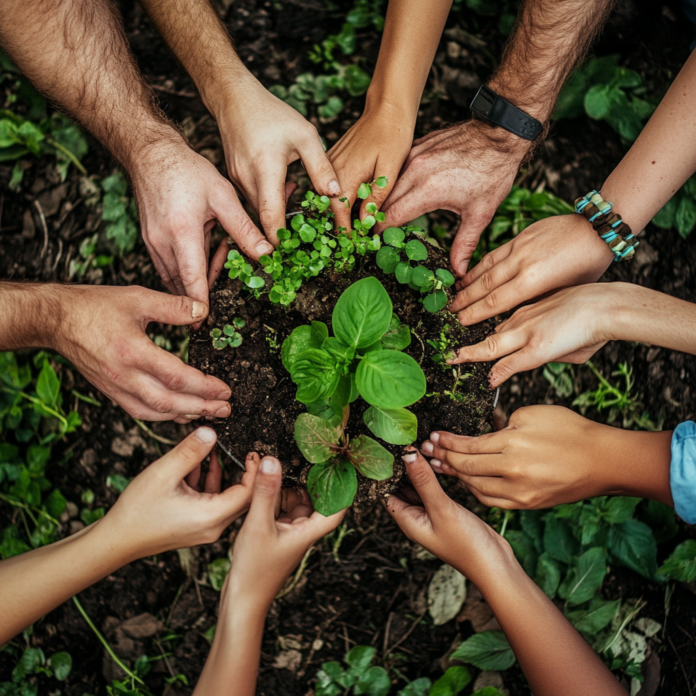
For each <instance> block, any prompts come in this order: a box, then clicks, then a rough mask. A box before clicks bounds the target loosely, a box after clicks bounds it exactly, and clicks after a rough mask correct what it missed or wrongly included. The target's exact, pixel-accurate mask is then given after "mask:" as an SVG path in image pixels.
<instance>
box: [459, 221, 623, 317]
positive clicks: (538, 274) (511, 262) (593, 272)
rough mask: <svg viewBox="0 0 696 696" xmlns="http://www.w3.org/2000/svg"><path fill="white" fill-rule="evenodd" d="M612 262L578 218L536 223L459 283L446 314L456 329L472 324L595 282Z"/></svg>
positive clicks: (590, 226) (609, 251)
mask: <svg viewBox="0 0 696 696" xmlns="http://www.w3.org/2000/svg"><path fill="white" fill-rule="evenodd" d="M613 258H614V255H613V254H612V252H611V249H609V246H608V245H607V244H605V242H603V241H602V240H601V239H600V238H599V236H598V235H597V233H596V232H595V231H594V229H593V228H592V225H590V223H589V222H587V220H585V218H583V217H582V216H580V215H576V214H573V215H559V216H557V217H550V218H546V219H545V220H539V222H535V223H534V224H533V225H530V226H529V227H528V228H527V229H526V230H524V231H523V232H521V233H520V234H519V235H518V236H517V237H515V238H514V239H513V240H512V241H511V242H508V243H507V244H503V246H501V247H498V248H497V249H495V251H492V252H491V253H490V254H487V255H486V256H484V257H483V259H481V262H480V263H479V264H478V265H477V266H475V267H474V268H473V269H472V270H471V271H469V273H467V274H466V275H465V276H464V278H462V280H461V281H460V282H459V284H458V289H459V290H460V292H459V293H458V294H457V296H456V297H455V299H454V300H453V302H452V304H451V306H450V310H451V311H452V312H458V313H459V323H460V324H462V325H464V326H469V325H470V324H476V323H477V322H480V321H483V320H484V319H489V318H490V317H494V316H496V315H497V314H501V313H502V312H507V311H508V310H510V309H513V308H514V307H517V306H518V305H520V304H522V303H523V302H526V301H528V300H532V299H534V298H535V297H539V296H540V295H543V294H545V293H547V292H551V291H552V290H557V289H558V288H563V287H568V286H570V285H583V284H585V283H594V282H595V281H596V280H598V279H599V278H600V276H601V275H602V274H603V273H604V271H606V269H607V268H608V266H609V264H610V263H611V262H612V259H613Z"/></svg>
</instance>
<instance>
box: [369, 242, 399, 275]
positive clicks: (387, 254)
mask: <svg viewBox="0 0 696 696" xmlns="http://www.w3.org/2000/svg"><path fill="white" fill-rule="evenodd" d="M375 261H376V262H377V265H378V266H379V267H380V268H381V269H382V270H383V271H384V272H385V273H394V271H395V269H396V267H397V266H398V265H399V261H401V257H400V256H399V254H398V253H397V252H396V251H394V249H392V248H391V247H390V246H383V247H382V248H381V249H380V250H379V251H378V252H377V256H376V257H375Z"/></svg>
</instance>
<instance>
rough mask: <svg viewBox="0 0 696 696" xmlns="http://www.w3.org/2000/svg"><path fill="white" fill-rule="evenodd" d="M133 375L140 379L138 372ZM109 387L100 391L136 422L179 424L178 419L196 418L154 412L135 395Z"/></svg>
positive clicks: (179, 414)
mask: <svg viewBox="0 0 696 696" xmlns="http://www.w3.org/2000/svg"><path fill="white" fill-rule="evenodd" d="M135 375H136V377H137V378H138V379H140V377H139V375H140V373H139V372H136V373H135ZM109 387H110V388H109V390H108V393H107V392H106V391H105V390H104V389H102V391H104V393H107V396H108V397H109V398H110V399H111V400H112V401H113V402H114V403H115V404H118V405H119V406H120V407H121V408H122V409H123V410H124V411H125V412H126V413H128V414H129V415H131V416H133V418H137V419H138V420H145V421H155V422H157V421H170V420H173V421H176V422H179V421H180V419H185V420H186V422H188V421H190V420H192V419H193V418H198V416H197V415H194V414H188V415H190V416H192V418H187V417H186V415H182V414H181V413H172V412H169V411H156V410H155V409H153V408H151V407H150V406H149V405H148V404H147V403H145V402H144V401H142V400H141V399H140V398H139V397H138V396H136V395H135V394H132V393H128V392H125V391H123V390H122V389H114V388H113V385H109Z"/></svg>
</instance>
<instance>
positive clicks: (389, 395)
mask: <svg viewBox="0 0 696 696" xmlns="http://www.w3.org/2000/svg"><path fill="white" fill-rule="evenodd" d="M355 381H356V384H357V385H358V390H359V391H360V395H361V396H362V397H363V399H365V401H367V403H368V404H370V405H371V406H378V407H380V408H403V407H404V406H410V405H411V404H413V403H415V402H416V401H418V400H419V399H420V398H422V397H423V395H424V394H425V388H426V382H425V375H424V374H423V370H421V368H420V365H419V364H418V363H417V362H416V361H415V360H414V359H413V358H412V357H411V356H410V355H406V354H405V353H400V352H398V351H395V350H380V351H377V352H374V353H368V354H367V355H366V356H365V357H364V358H363V359H362V360H361V361H360V364H359V365H358V369H357V372H356V373H355Z"/></svg>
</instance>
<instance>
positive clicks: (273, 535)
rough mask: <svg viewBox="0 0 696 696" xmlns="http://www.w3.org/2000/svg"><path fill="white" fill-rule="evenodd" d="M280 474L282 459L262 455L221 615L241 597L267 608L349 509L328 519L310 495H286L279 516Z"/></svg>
mask: <svg viewBox="0 0 696 696" xmlns="http://www.w3.org/2000/svg"><path fill="white" fill-rule="evenodd" d="M281 478H282V474H281V466H280V462H279V461H278V460H277V459H275V458H274V457H264V458H263V459H262V460H261V464H260V466H259V469H258V472H257V474H256V480H255V482H254V491H253V498H252V501H251V507H250V508H249V514H248V515H247V517H246V519H245V520H244V525H243V526H242V529H241V530H240V532H239V534H238V535H237V539H236V541H235V545H234V552H233V559H232V570H231V571H230V573H229V575H228V577H227V581H226V586H225V588H224V589H223V593H224V595H225V598H223V606H222V608H221V611H220V614H221V616H222V615H223V613H224V607H225V606H228V605H229V606H231V605H233V604H234V603H235V602H237V601H243V602H244V604H245V606H247V607H249V606H251V605H253V606H255V607H262V608H263V610H264V611H265V610H266V609H267V608H268V606H270V604H271V602H272V601H273V598H274V597H275V596H276V594H278V591H279V590H280V588H281V587H282V586H283V583H284V582H285V581H286V579H287V578H288V576H289V575H290V573H291V572H292V571H293V569H294V568H295V567H296V566H297V565H298V564H299V563H300V561H301V560H302V557H303V556H304V555H305V553H306V552H307V550H308V549H309V547H310V546H312V545H313V544H314V543H315V542H317V541H318V540H319V539H321V538H322V537H323V536H325V535H327V534H328V533H329V532H331V531H333V530H334V529H335V528H336V527H337V526H338V525H339V524H340V522H341V520H342V519H343V516H344V514H345V510H342V511H341V512H337V513H336V514H335V515H331V516H330V517H324V516H323V515H320V514H319V513H318V512H314V511H313V509H312V506H311V505H310V503H309V497H308V495H307V494H306V493H305V494H304V495H300V494H297V493H294V494H292V495H288V496H287V497H286V498H285V505H284V508H285V509H281V510H280V517H278V519H276V514H277V512H278V510H277V503H278V498H279V494H280V483H281ZM226 601H227V603H228V604H225V602H226Z"/></svg>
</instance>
